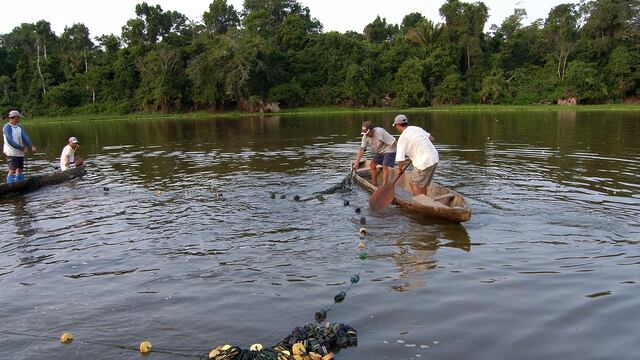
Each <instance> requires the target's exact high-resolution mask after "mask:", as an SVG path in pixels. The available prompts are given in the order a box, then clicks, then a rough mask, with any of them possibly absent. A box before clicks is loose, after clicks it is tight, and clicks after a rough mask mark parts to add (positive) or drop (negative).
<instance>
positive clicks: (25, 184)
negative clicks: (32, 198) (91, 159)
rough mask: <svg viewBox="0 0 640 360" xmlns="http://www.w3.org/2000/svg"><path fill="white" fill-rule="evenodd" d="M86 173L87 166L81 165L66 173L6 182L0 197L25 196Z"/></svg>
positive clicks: (60, 172)
mask: <svg viewBox="0 0 640 360" xmlns="http://www.w3.org/2000/svg"><path fill="white" fill-rule="evenodd" d="M86 173H87V170H86V168H85V165H81V166H78V167H76V168H72V169H69V170H65V171H56V172H52V173H49V174H44V175H33V176H29V177H27V178H25V179H24V180H22V181H18V182H13V183H11V184H7V183H6V182H5V183H2V184H0V197H5V196H10V195H20V194H25V193H28V192H31V191H35V190H38V189H40V188H42V187H45V186H49V185H54V184H60V183H63V182H65V181H69V180H71V179H75V178H78V177H81V176H83V175H85V174H86Z"/></svg>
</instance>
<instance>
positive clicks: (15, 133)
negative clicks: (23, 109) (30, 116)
mask: <svg viewBox="0 0 640 360" xmlns="http://www.w3.org/2000/svg"><path fill="white" fill-rule="evenodd" d="M20 118H22V114H20V112H19V111H18V110H11V111H10V112H9V122H8V123H7V124H5V125H4V127H3V128H2V136H3V137H4V147H3V152H4V154H5V155H6V156H7V163H8V164H9V174H8V175H7V184H10V183H12V182H14V181H21V180H23V179H24V174H23V173H22V170H23V169H24V153H25V152H28V151H32V152H36V147H35V146H33V144H32V143H31V139H29V136H28V135H27V132H26V131H24V129H23V128H22V126H20V125H18V124H19V123H20Z"/></svg>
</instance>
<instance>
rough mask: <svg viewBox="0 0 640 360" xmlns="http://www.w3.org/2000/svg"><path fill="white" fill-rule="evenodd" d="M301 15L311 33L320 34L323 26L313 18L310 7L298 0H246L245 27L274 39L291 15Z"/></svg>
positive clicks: (243, 21)
mask: <svg viewBox="0 0 640 360" xmlns="http://www.w3.org/2000/svg"><path fill="white" fill-rule="evenodd" d="M291 14H293V15H299V16H300V17H301V18H302V19H303V20H304V23H305V28H306V30H307V31H308V32H310V33H316V32H320V31H321V30H322V25H321V24H320V22H319V21H318V20H317V19H314V18H311V12H310V11H309V8H308V7H303V6H302V5H300V3H299V2H298V1H297V0H266V1H265V0H244V11H243V20H242V23H243V25H244V26H245V27H246V28H247V29H248V30H249V31H250V32H253V33H257V34H259V35H261V36H263V37H264V38H269V39H270V38H272V37H273V36H274V34H276V33H277V32H278V30H279V28H280V26H281V24H282V23H283V22H284V20H285V19H286V17H287V16H289V15H291Z"/></svg>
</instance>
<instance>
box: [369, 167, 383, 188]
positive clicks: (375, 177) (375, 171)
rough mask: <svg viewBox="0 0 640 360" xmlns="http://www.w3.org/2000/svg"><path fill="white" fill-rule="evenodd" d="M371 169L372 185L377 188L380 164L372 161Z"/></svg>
mask: <svg viewBox="0 0 640 360" xmlns="http://www.w3.org/2000/svg"><path fill="white" fill-rule="evenodd" d="M369 169H370V170H371V185H373V186H376V187H377V186H378V164H376V163H374V162H373V161H372V162H371V164H369ZM383 173H384V171H383Z"/></svg>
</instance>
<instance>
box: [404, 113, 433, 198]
mask: <svg viewBox="0 0 640 360" xmlns="http://www.w3.org/2000/svg"><path fill="white" fill-rule="evenodd" d="M393 127H395V128H396V130H398V132H400V138H399V139H398V150H397V152H396V163H397V164H398V169H402V166H403V165H404V159H405V156H406V157H408V158H409V159H411V162H412V164H413V172H412V173H411V180H410V181H409V184H410V185H411V192H412V193H413V196H417V195H420V194H425V195H426V194H427V187H429V184H431V180H432V179H433V174H434V173H435V171H436V166H437V165H438V161H439V160H440V158H439V157H438V150H436V148H435V146H433V143H432V141H433V136H431V134H429V133H428V132H426V131H424V129H422V128H420V127H418V126H409V120H407V117H406V116H404V115H402V114H400V115H398V116H396V118H395V119H394V120H393Z"/></svg>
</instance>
